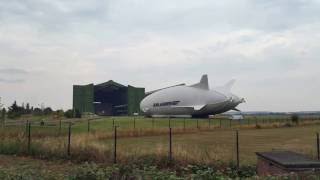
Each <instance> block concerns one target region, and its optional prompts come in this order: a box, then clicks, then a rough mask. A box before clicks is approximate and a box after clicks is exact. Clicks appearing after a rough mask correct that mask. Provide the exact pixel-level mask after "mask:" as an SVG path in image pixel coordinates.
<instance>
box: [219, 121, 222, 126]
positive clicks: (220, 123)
mask: <svg viewBox="0 0 320 180" xmlns="http://www.w3.org/2000/svg"><path fill="white" fill-rule="evenodd" d="M219 121H220V122H219V127H220V128H221V125H222V122H221V121H222V120H221V119H220V120H219Z"/></svg>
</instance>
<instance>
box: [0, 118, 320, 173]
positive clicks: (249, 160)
mask: <svg viewBox="0 0 320 180" xmlns="http://www.w3.org/2000/svg"><path fill="white" fill-rule="evenodd" d="M61 115H62V114H61V113H60V115H59V114H58V112H56V113H53V114H51V115H48V116H44V115H42V116H21V118H18V119H16V120H7V121H6V126H5V127H2V128H1V131H0V154H7V155H14V156H16V155H17V156H18V157H21V156H29V157H32V158H37V159H47V160H50V161H51V160H53V161H57V160H58V161H59V160H63V161H65V160H70V161H69V162H72V163H75V164H79V163H80V164H82V163H83V162H90V163H89V164H86V165H84V166H85V167H86V166H90V168H89V170H88V171H86V170H85V169H88V168H83V167H82V165H79V166H78V165H77V166H76V167H77V168H75V169H72V173H71V174H70V173H67V174H63V175H61V176H63V177H68V178H69V179H70V178H71V179H72V178H73V179H81V178H83V179H90V178H88V177H91V176H93V178H92V179H99V177H111V178H123V177H132V178H136V179H139V178H140V177H146V178H147V179H148V177H159V179H167V178H171V179H179V178H180V179H181V178H189V179H206V178H209V179H210V178H221V179H223V178H234V177H252V176H254V174H252V173H251V171H249V172H248V171H243V172H242V171H237V172H235V171H234V170H230V168H231V169H232V167H233V166H232V165H230V163H231V164H233V163H234V162H235V159H236V153H235V151H236V149H235V129H238V130H239V141H240V164H241V165H242V166H245V167H254V165H255V163H256V157H255V152H257V151H270V150H274V149H285V150H292V151H296V152H301V153H304V154H307V155H309V156H311V157H315V155H316V149H315V133H316V132H317V131H318V130H319V127H320V121H319V120H318V119H317V118H315V117H299V118H300V123H299V124H296V123H292V122H291V120H290V116H288V117H281V118H277V117H276V116H272V117H246V120H244V121H242V122H239V121H230V120H228V119H211V120H209V119H188V118H186V119H169V118H143V117H104V118H100V117H95V116H93V117H92V116H90V115H89V116H88V117H84V118H81V119H80V118H72V119H61V118H62V116H61ZM22 118H26V119H28V122H31V123H32V126H31V136H30V137H31V139H30V140H31V144H30V148H28V131H27V130H28V129H27V127H26V120H24V119H22ZM69 123H72V129H71V130H72V135H71V149H70V150H71V155H70V156H68V155H67V145H68V136H67V134H68V125H69ZM230 124H231V127H230ZM60 125H61V126H60ZM169 125H170V126H171V127H172V128H173V143H172V145H173V146H172V151H173V161H171V162H169V160H168V152H169V136H168V127H169ZM114 126H118V128H117V129H118V143H117V162H118V165H113V147H114V144H113V142H114V141H113V136H114V134H113V133H114V128H113V127H114ZM257 126H259V128H258V127H257ZM92 163H103V165H97V164H92ZM0 164H1V160H0ZM140 165H145V166H140ZM191 165H192V166H191ZM0 166H1V165H0ZM91 166H92V167H91ZM177 167H181V168H186V169H185V170H183V169H182V170H181V169H178V168H177ZM191 167H192V168H191ZM218 167H221V168H222V167H223V168H222V169H221V168H218ZM123 168H124V169H125V170H123ZM168 168H169V169H170V170H168ZM210 168H211V169H210ZM228 168H229V170H227V169H228ZM126 169H127V170H126ZM194 169H197V170H194ZM249 169H250V168H249ZM227 172H230V174H228V173H227ZM231 172H232V173H231ZM240 172H241V173H244V174H241V173H240ZM8 173H9V175H8ZM12 173H13V172H12ZM21 173H22V175H23V176H26V177H28V176H29V175H30V174H31V175H30V177H31V176H33V175H34V174H37V173H43V172H39V171H36V172H34V171H32V172H30V171H19V173H18V174H14V173H13V174H11V171H7V170H5V171H1V168H0V178H1V177H4V176H8V177H10V176H11V175H13V176H14V177H16V175H17V177H19V176H20V175H21ZM23 173H25V174H23ZM32 174H33V175H32ZM232 174H233V175H232ZM248 174H249V175H248ZM162 177H163V178H162ZM47 179H51V177H49V178H47Z"/></svg>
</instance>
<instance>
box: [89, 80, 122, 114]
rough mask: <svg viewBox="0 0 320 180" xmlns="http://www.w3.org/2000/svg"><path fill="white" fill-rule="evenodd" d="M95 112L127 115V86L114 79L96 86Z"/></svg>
mask: <svg viewBox="0 0 320 180" xmlns="http://www.w3.org/2000/svg"><path fill="white" fill-rule="evenodd" d="M94 101H95V113H96V114H98V115H104V116H111V115H126V114H127V87H125V86H123V85H121V84H118V83H116V82H113V81H108V82H106V83H102V84H99V85H96V86H95V89H94Z"/></svg>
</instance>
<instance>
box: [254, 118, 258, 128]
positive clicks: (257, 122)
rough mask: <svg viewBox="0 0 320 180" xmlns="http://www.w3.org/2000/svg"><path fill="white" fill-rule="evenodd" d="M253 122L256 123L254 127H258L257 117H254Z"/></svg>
mask: <svg viewBox="0 0 320 180" xmlns="http://www.w3.org/2000/svg"><path fill="white" fill-rule="evenodd" d="M254 119H255V121H256V127H257V126H258V119H257V117H254Z"/></svg>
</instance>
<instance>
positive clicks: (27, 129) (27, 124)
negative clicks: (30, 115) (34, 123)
mask: <svg viewBox="0 0 320 180" xmlns="http://www.w3.org/2000/svg"><path fill="white" fill-rule="evenodd" d="M28 132H29V120H27V122H26V136H27V135H28Z"/></svg>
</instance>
